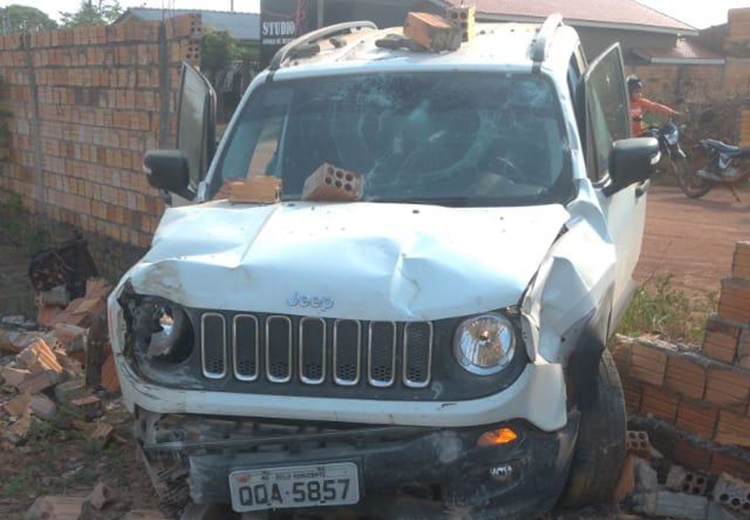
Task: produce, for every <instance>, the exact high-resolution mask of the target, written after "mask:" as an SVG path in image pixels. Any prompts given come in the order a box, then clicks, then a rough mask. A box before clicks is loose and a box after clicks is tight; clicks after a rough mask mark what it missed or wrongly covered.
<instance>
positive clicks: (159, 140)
mask: <svg viewBox="0 0 750 520" xmlns="http://www.w3.org/2000/svg"><path fill="white" fill-rule="evenodd" d="M200 39H201V20H200V16H199V15H185V16H179V17H175V18H172V19H168V20H166V21H163V22H143V23H129V24H121V25H120V24H118V25H111V26H99V27H81V28H76V29H66V30H60V31H48V32H34V33H17V34H9V35H5V36H2V37H0V78H1V79H2V82H3V85H2V88H1V89H0V102H2V103H3V104H4V105H5V106H6V107H7V109H8V110H9V111H10V112H11V114H10V115H9V116H7V118H6V120H7V125H8V130H9V134H10V141H9V142H8V143H7V145H8V149H7V160H6V161H5V167H4V171H3V175H2V176H0V204H2V203H6V202H7V201H8V200H9V197H10V196H11V195H12V194H15V195H19V196H20V197H21V200H22V203H23V206H24V209H25V210H27V211H28V212H30V213H31V214H41V215H42V216H44V217H47V218H49V219H51V220H53V221H58V222H64V223H66V224H70V225H73V226H75V227H77V228H78V229H81V230H82V231H84V232H87V233H92V234H96V235H98V236H101V237H106V238H111V239H114V240H116V241H118V242H121V243H124V244H130V245H134V246H138V247H147V246H148V244H149V242H150V239H151V235H152V233H153V231H154V229H155V227H156V224H157V222H158V219H159V217H160V215H161V213H162V212H163V203H162V202H161V199H160V198H159V196H158V193H157V192H156V190H154V189H153V188H151V187H149V185H148V183H147V181H146V178H145V176H144V175H143V170H142V164H143V155H144V153H145V152H146V151H147V150H148V149H153V148H171V147H174V144H175V141H174V139H175V130H176V108H177V98H178V93H179V88H180V71H181V66H182V62H183V61H187V62H190V63H193V64H198V63H199V61H200V43H201V41H200Z"/></svg>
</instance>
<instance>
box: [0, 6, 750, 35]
mask: <svg viewBox="0 0 750 520" xmlns="http://www.w3.org/2000/svg"><path fill="white" fill-rule="evenodd" d="M560 1H561V2H564V1H565V0H560ZM232 3H234V10H235V11H244V12H258V11H259V10H260V0H120V5H121V6H123V7H124V8H127V7H139V6H144V5H145V6H146V7H173V8H177V9H214V10H220V11H221V10H226V11H229V9H230V7H231V5H232ZM640 3H642V4H645V5H648V6H649V7H653V8H654V9H657V10H659V11H661V12H662V13H665V14H668V15H670V16H672V17H673V18H677V19H678V20H681V21H683V22H685V23H687V24H690V25H692V26H694V27H697V28H699V29H702V28H705V27H709V26H711V25H719V24H722V23H726V21H727V11H728V10H729V9H732V8H736V7H750V0H710V1H707V2H704V1H698V0H640ZM9 4H24V5H30V6H33V7H36V8H38V9H41V10H42V11H44V12H46V13H47V14H48V15H50V16H51V17H52V18H56V19H59V14H58V13H59V12H60V11H68V12H70V11H76V10H77V8H78V6H79V5H80V0H0V7H5V6H7V5H9Z"/></svg>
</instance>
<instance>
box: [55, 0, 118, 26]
mask: <svg viewBox="0 0 750 520" xmlns="http://www.w3.org/2000/svg"><path fill="white" fill-rule="evenodd" d="M122 12H123V11H122V7H121V6H120V3H119V2H118V1H117V0H81V4H80V6H79V7H78V11H76V12H75V13H60V16H61V18H62V25H63V27H82V26H86V25H107V24H110V23H112V22H114V21H115V20H116V19H117V18H118V17H119V16H120V15H121V14H122Z"/></svg>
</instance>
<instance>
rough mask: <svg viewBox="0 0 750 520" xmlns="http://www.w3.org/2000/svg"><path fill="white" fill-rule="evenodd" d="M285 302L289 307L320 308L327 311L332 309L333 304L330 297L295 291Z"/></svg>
mask: <svg viewBox="0 0 750 520" xmlns="http://www.w3.org/2000/svg"><path fill="white" fill-rule="evenodd" d="M286 304H287V305H289V306H290V307H310V308H312V309H321V310H323V311H327V310H329V309H332V308H333V306H334V305H335V303H334V301H333V300H332V299H331V298H328V297H325V296H305V295H304V294H300V293H298V292H295V293H294V294H293V295H292V296H291V297H289V298H287V300H286Z"/></svg>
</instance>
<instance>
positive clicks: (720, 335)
mask: <svg viewBox="0 0 750 520" xmlns="http://www.w3.org/2000/svg"><path fill="white" fill-rule="evenodd" d="M613 355H614V357H615V362H616V363H617V367H618V370H619V371H620V374H621V377H622V381H623V389H624V391H625V396H626V404H627V408H628V412H629V413H630V414H631V415H634V416H648V417H651V418H653V419H657V420H659V421H660V422H661V423H667V424H669V425H671V428H672V430H671V431H673V432H674V433H675V435H673V436H672V437H671V440H670V441H669V442H668V443H667V444H672V445H674V444H677V443H678V441H679V442H682V441H685V442H687V443H688V444H689V445H690V446H692V448H691V449H694V450H699V451H700V453H701V457H696V458H694V459H690V460H688V461H680V463H682V464H686V465H688V466H690V467H691V469H697V470H703V471H706V472H710V473H712V474H716V475H718V474H719V473H720V472H721V471H726V470H727V469H726V466H727V465H728V464H729V463H731V464H730V465H732V467H733V469H732V470H730V473H733V474H735V475H736V476H739V477H741V478H750V242H740V243H738V244H737V247H736V249H735V253H734V258H733V262H732V276H731V277H728V278H725V279H724V280H722V286H721V293H720V296H719V308H718V313H717V314H713V315H711V316H710V317H709V319H708V323H707V326H706V332H705V336H704V340H703V345H702V347H701V350H700V351H685V350H684V349H681V348H679V347H678V346H675V345H671V344H668V343H665V342H662V341H657V340H648V339H637V340H634V339H630V338H618V341H617V343H616V345H615V346H614V348H613ZM686 450H687V448H686ZM688 451H689V450H687V451H685V453H688ZM677 455H679V454H677Z"/></svg>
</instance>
